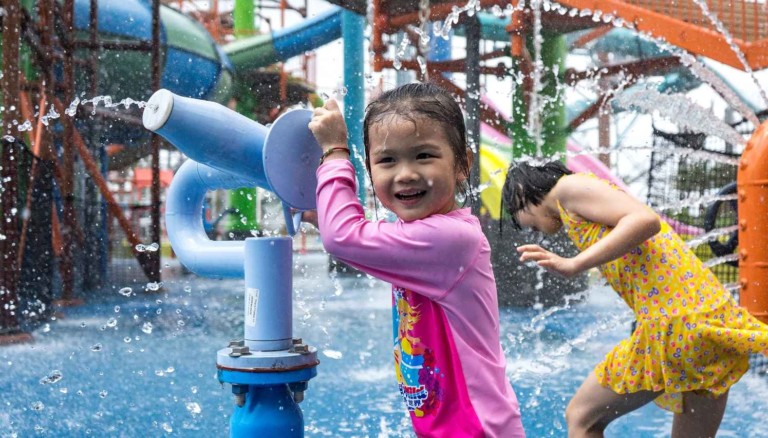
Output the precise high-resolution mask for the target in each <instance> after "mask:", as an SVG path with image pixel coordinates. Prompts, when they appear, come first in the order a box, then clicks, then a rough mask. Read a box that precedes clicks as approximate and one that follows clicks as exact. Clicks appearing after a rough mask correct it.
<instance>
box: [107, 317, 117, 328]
mask: <svg viewBox="0 0 768 438" xmlns="http://www.w3.org/2000/svg"><path fill="white" fill-rule="evenodd" d="M107 327H117V319H116V318H109V319H108V320H107Z"/></svg>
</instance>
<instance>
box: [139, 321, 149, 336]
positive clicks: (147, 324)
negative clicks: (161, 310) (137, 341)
mask: <svg viewBox="0 0 768 438" xmlns="http://www.w3.org/2000/svg"><path fill="white" fill-rule="evenodd" d="M141 331H143V332H144V333H146V334H150V333H152V323H151V322H149V321H147V322H145V323H144V324H143V325H142V326H141Z"/></svg>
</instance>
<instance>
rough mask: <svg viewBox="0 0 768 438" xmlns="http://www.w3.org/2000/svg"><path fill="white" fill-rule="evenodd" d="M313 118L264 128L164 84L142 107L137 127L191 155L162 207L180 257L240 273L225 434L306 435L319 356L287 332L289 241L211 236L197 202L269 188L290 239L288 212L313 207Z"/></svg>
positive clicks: (294, 222) (287, 119)
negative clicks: (237, 335)
mask: <svg viewBox="0 0 768 438" xmlns="http://www.w3.org/2000/svg"><path fill="white" fill-rule="evenodd" d="M311 116H312V112H311V111H309V110H306V109H297V110H292V111H289V112H286V113H285V114H283V115H282V116H280V117H279V118H278V119H277V120H276V121H275V122H274V123H273V124H272V125H271V126H270V127H266V126H264V125H261V124H259V123H257V122H255V121H253V120H251V119H249V118H247V117H245V116H243V115H241V114H238V113H237V112H235V111H232V110H230V109H229V108H226V107H225V106H223V105H220V104H217V103H214V102H209V101H204V100H198V99H191V98H187V97H182V96H178V95H175V94H173V93H171V92H170V91H168V90H159V91H157V92H156V93H154V94H153V95H152V97H150V99H149V101H148V102H147V104H146V107H145V109H144V115H143V123H144V127H145V128H147V129H149V130H151V131H154V132H156V133H157V134H159V135H161V136H163V137H164V138H165V139H166V140H168V141H169V142H170V143H172V144H173V145H175V146H176V147H177V148H178V149H179V150H180V151H182V152H183V153H184V154H186V155H187V156H188V157H189V158H190V159H189V160H187V161H186V162H184V164H183V165H182V166H181V167H180V168H179V170H178V171H177V172H176V174H175V175H174V177H173V180H172V182H171V186H170V187H169V189H168V194H167V201H166V208H165V222H166V231H167V233H168V239H169V240H170V242H171V246H172V247H173V249H174V251H175V253H176V255H177V257H178V258H179V260H180V261H181V263H182V264H183V265H184V266H186V267H187V268H188V269H189V270H191V271H192V272H195V273H196V274H198V275H201V276H206V277H217V278H244V280H245V300H244V337H243V339H237V340H233V341H231V342H230V343H229V345H228V346H227V347H226V348H223V349H221V350H219V351H218V352H217V356H216V367H217V369H218V377H219V381H220V382H222V383H229V384H231V385H232V392H233V393H234V394H235V401H236V407H235V410H234V413H233V415H232V418H231V421H230V436H231V437H253V436H264V437H272V436H275V437H276V436H279V437H302V436H304V418H303V415H302V412H301V409H300V408H299V406H298V403H299V402H301V401H302V400H303V398H304V391H305V390H306V389H307V386H308V382H309V380H310V379H312V378H313V377H315V376H316V375H317V369H316V367H317V365H318V364H319V361H318V359H317V349H316V348H314V347H311V346H309V345H307V344H305V343H303V342H302V340H301V339H300V338H294V337H293V324H292V320H293V302H292V293H293V276H292V267H293V260H292V258H293V248H292V246H293V239H292V238H291V237H289V236H276V237H253V238H248V239H245V240H242V241H225V242H219V241H212V240H210V239H209V238H208V235H207V234H206V233H205V228H204V226H203V219H202V209H203V201H204V199H205V194H206V192H208V191H209V190H217V189H236V188H241V187H254V186H256V187H261V188H263V189H265V190H269V191H271V192H273V193H274V194H275V195H277V197H278V198H279V199H280V200H281V202H282V204H283V212H284V217H285V219H286V229H287V231H288V234H290V235H291V236H292V235H293V234H294V233H295V230H296V229H297V228H298V225H299V221H298V216H297V215H292V214H291V209H295V210H298V211H301V210H310V209H314V208H315V188H316V186H317V179H316V176H315V170H316V168H317V163H318V162H319V159H320V155H321V151H320V148H319V147H318V145H317V142H316V141H315V138H314V136H313V135H312V133H311V132H310V131H309V129H308V128H307V124H308V123H309V120H310V118H311Z"/></svg>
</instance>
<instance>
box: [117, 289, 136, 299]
mask: <svg viewBox="0 0 768 438" xmlns="http://www.w3.org/2000/svg"><path fill="white" fill-rule="evenodd" d="M117 293H119V294H120V295H124V296H126V297H130V296H131V294H132V293H133V289H131V288H130V287H124V288H122V289H120V290H119V291H117Z"/></svg>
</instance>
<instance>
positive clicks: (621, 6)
mask: <svg viewBox="0 0 768 438" xmlns="http://www.w3.org/2000/svg"><path fill="white" fill-rule="evenodd" d="M560 3H561V4H563V5H565V6H569V7H572V8H578V9H589V10H592V11H602V12H603V13H604V14H612V15H614V16H616V17H621V18H622V19H624V20H625V21H627V22H629V23H632V24H634V26H635V29H637V30H638V31H641V32H646V33H648V34H650V35H653V36H655V37H658V38H663V39H664V40H665V41H667V42H668V43H669V44H671V45H673V46H677V47H680V48H683V49H685V50H688V51H690V52H692V53H695V54H697V55H701V56H705V57H707V58H711V59H714V60H716V61H719V62H722V63H723V64H727V65H730V66H731V67H734V68H737V69H739V70H744V66H743V65H742V64H741V62H740V61H739V59H738V57H737V56H736V54H735V53H734V51H733V50H732V49H731V47H730V46H729V45H728V42H727V41H726V40H725V37H724V36H723V35H722V34H720V33H719V32H716V31H714V30H710V29H707V28H704V27H701V26H696V25H693V24H689V23H686V22H684V21H682V20H679V19H677V18H674V17H670V16H668V15H664V14H660V13H658V12H654V11H651V10H649V9H645V8H642V7H639V6H634V5H631V4H628V3H626V2H623V1H620V0H561V1H560ZM733 42H734V43H735V44H736V45H737V46H738V47H739V48H740V49H741V50H742V52H744V53H746V52H747V51H748V45H747V44H746V43H745V42H744V41H742V40H740V39H736V38H734V40H733ZM747 59H749V57H748V58H747ZM752 68H753V69H757V68H762V67H761V66H760V65H755V66H752Z"/></svg>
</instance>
